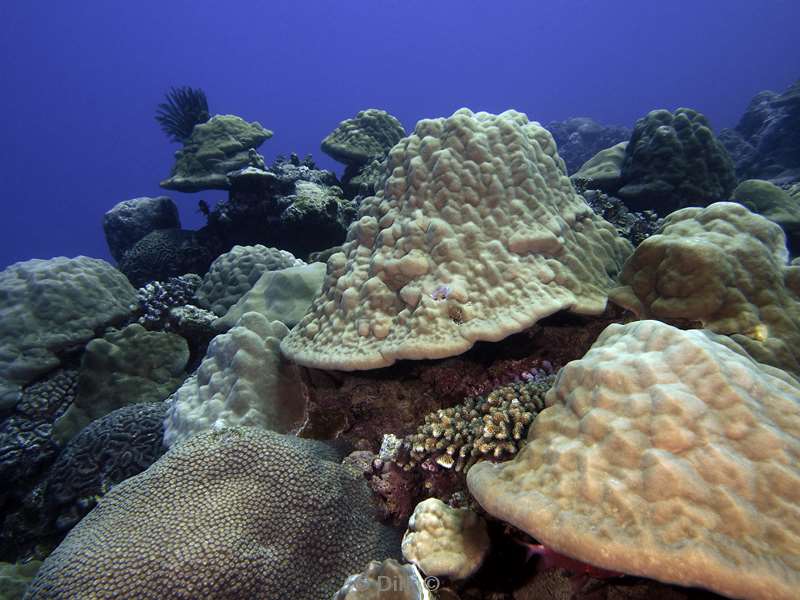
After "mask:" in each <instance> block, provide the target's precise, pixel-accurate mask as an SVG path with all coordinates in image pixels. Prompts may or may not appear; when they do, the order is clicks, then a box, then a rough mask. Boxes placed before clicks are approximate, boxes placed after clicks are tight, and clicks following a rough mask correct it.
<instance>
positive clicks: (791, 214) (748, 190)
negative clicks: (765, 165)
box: [731, 179, 800, 256]
mask: <svg viewBox="0 0 800 600" xmlns="http://www.w3.org/2000/svg"><path fill="white" fill-rule="evenodd" d="M789 189H791V188H789ZM731 199H732V200H733V201H734V202H738V203H740V204H743V205H744V206H746V207H747V208H749V209H750V210H751V211H753V212H754V213H758V214H760V215H764V216H765V217H767V218H768V219H769V220H770V221H774V222H775V223H777V224H778V225H780V226H781V229H783V231H784V233H785V234H786V241H787V243H788V246H789V250H790V251H791V254H792V255H793V256H796V255H797V254H798V252H799V251H800V202H798V199H797V198H793V197H792V195H791V194H790V193H789V191H788V190H785V189H782V188H780V187H778V186H777V185H774V184H772V183H770V182H769V181H763V180H761V179H748V180H746V181H743V182H742V183H740V184H739V185H738V186H736V189H735V190H733V195H732V198H731Z"/></svg>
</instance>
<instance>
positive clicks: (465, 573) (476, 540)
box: [403, 498, 489, 579]
mask: <svg viewBox="0 0 800 600" xmlns="http://www.w3.org/2000/svg"><path fill="white" fill-rule="evenodd" d="M487 552H489V534H488V533H487V531H486V521H484V520H483V519H482V518H481V517H479V516H478V515H477V514H476V513H474V512H473V511H471V510H469V509H468V508H450V507H449V506H448V505H447V504H445V503H444V502H442V501H441V500H439V499H437V498H428V499H427V500H423V501H422V502H420V503H419V504H417V507H416V508H415V509H414V514H413V515H411V519H410V520H409V521H408V530H407V531H406V533H405V535H404V536H403V558H405V559H406V560H407V561H409V562H412V563H414V564H415V565H417V566H418V567H419V568H420V569H421V570H422V571H423V573H425V574H426V575H428V576H434V577H449V578H451V579H466V578H467V577H469V576H470V575H472V574H473V573H475V571H477V570H478V569H479V568H480V566H481V564H482V563H483V559H484V558H485V557H486V553H487Z"/></svg>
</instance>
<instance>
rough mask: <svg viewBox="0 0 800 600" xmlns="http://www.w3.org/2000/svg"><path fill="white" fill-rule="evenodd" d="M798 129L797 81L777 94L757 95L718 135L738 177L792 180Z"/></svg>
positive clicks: (797, 163) (798, 164) (798, 174)
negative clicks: (730, 125) (736, 118)
mask: <svg viewBox="0 0 800 600" xmlns="http://www.w3.org/2000/svg"><path fill="white" fill-rule="evenodd" d="M798 128H800V80H798V81H796V82H795V83H794V84H793V85H791V86H790V87H789V88H788V89H787V90H786V91H785V92H783V93H781V94H778V93H776V92H772V91H763V92H760V93H759V94H757V95H756V96H755V97H754V98H753V99H752V101H751V102H750V104H749V106H748V107H747V110H746V111H745V113H744V115H742V118H741V119H740V120H739V123H738V124H737V125H736V127H735V128H734V129H723V130H722V132H720V136H719V138H720V141H721V142H722V143H723V144H724V145H725V147H726V148H727V149H728V152H730V154H731V156H732V157H733V160H734V162H735V163H736V174H737V175H738V176H739V178H740V179H769V180H772V181H773V182H775V183H778V184H782V183H792V182H796V181H799V180H800V141H798V137H797V130H798Z"/></svg>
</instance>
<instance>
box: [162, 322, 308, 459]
mask: <svg viewBox="0 0 800 600" xmlns="http://www.w3.org/2000/svg"><path fill="white" fill-rule="evenodd" d="M288 331H289V330H288V329H287V328H286V326H285V325H284V324H283V323H281V322H280V321H272V322H270V321H268V320H267V318H266V317H264V316H263V315H261V314H259V313H255V312H250V313H245V314H244V315H243V316H242V318H241V319H239V321H238V322H237V324H236V326H235V327H233V328H232V329H231V330H230V331H228V333H224V334H222V335H218V336H217V337H215V338H214V339H213V340H211V343H210V344H209V346H208V351H207V353H206V356H205V358H204V359H203V362H202V363H201V364H200V368H198V369H197V372H196V373H195V374H194V375H193V376H192V377H190V378H189V379H187V380H186V381H185V382H184V384H183V385H182V386H181V387H180V388H178V390H177V391H176V392H175V394H174V395H173V399H174V402H173V404H172V406H171V407H170V409H169V412H168V414H167V418H166V421H165V432H164V443H165V444H166V445H167V446H172V445H173V444H175V443H176V442H178V441H180V440H183V439H185V438H187V437H188V436H190V435H192V434H193V433H196V432H198V431H205V430H207V429H210V428H212V427H220V426H223V425H225V426H228V427H230V426H234V425H250V426H256V427H264V428H266V429H272V430H275V431H281V432H286V431H289V430H290V429H292V428H294V427H296V426H299V425H300V424H301V423H302V421H303V418H304V416H305V399H304V397H303V394H302V390H301V387H300V379H299V375H298V373H297V367H296V366H295V365H292V364H287V362H286V361H285V360H284V359H283V357H282V356H281V354H280V348H279V344H280V340H281V338H282V337H283V336H285V335H286V333H287V332H288Z"/></svg>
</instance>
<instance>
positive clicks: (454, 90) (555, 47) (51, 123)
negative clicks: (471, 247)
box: [0, 0, 800, 267]
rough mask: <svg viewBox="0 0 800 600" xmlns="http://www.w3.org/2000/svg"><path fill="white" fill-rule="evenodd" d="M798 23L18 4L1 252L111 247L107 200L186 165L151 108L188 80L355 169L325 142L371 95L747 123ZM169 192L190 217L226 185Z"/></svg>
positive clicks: (271, 3)
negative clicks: (682, 112)
mask: <svg viewBox="0 0 800 600" xmlns="http://www.w3.org/2000/svg"><path fill="white" fill-rule="evenodd" d="M799 20H800V2H798V1H797V0H785V1H780V0H725V1H724V2H723V1H719V0H692V1H690V0H672V1H670V2H662V1H659V0H627V1H623V0H594V1H588V0H550V1H547V2H545V1H543V0H524V1H523V0H520V1H508V2H503V1H500V0H496V1H494V2H491V3H490V2H486V1H477V0H458V1H454V0H424V1H423V0H370V1H363V0H340V1H333V0H293V1H290V0H262V1H260V2H241V1H231V0H228V1H226V2H224V3H223V2H211V1H208V0H194V1H189V0H181V1H175V0H160V1H158V2H156V1H154V0H138V1H136V2H124V3H123V2H119V1H116V0H113V1H112V0H103V1H101V0H81V1H80V2H55V1H51V0H41V1H36V2H34V1H29V0H4V1H3V2H2V4H0V82H2V86H3V91H2V93H0V115H2V128H3V130H2V138H1V139H2V143H0V177H2V179H1V181H2V200H0V201H1V202H2V209H3V210H2V213H1V215H0V267H4V266H6V265H7V264H9V263H11V262H14V261H16V260H23V259H27V258H32V257H39V258H47V257H51V256H56V255H67V256H74V255H77V254H88V255H91V256H100V257H104V258H107V257H108V252H107V248H106V245H105V240H104V238H103V233H102V229H101V226H100V222H101V218H102V215H103V213H104V212H105V211H106V210H108V209H109V208H111V206H113V205H114V204H115V203H116V202H118V201H120V200H124V199H127V198H132V197H136V196H145V195H158V194H159V193H160V192H161V190H160V188H159V187H158V181H159V180H160V179H162V178H164V177H165V176H167V175H168V174H169V170H170V167H171V165H172V154H173V152H174V151H175V149H176V146H175V145H174V144H171V143H169V142H168V141H167V139H166V138H165V137H164V135H163V134H162V133H161V131H160V130H159V128H158V125H157V124H156V122H155V121H154V119H153V114H154V109H155V106H156V104H158V102H160V101H161V100H162V96H163V94H164V92H165V91H166V90H167V89H168V88H169V87H170V86H173V85H187V84H188V85H192V86H200V87H203V88H204V89H205V90H206V93H207V94H208V98H209V103H210V107H211V111H212V113H214V112H218V113H234V114H237V115H240V116H242V117H243V118H245V119H248V120H258V121H260V122H261V123H262V124H263V125H264V126H265V127H267V128H268V129H272V130H274V132H275V137H273V138H272V139H271V140H269V141H267V142H266V143H265V144H264V145H263V146H262V147H261V153H262V154H264V155H265V157H266V159H267V161H271V160H272V159H273V158H274V157H275V155H276V154H278V153H284V154H286V153H289V152H291V151H296V152H297V153H298V154H300V155H304V154H306V153H312V154H313V155H314V157H315V158H316V159H317V160H318V163H320V164H322V165H324V166H326V167H328V168H335V169H336V170H337V172H340V171H341V169H340V167H339V166H337V165H336V164H335V163H333V162H332V161H331V160H329V159H327V157H325V156H324V155H322V154H321V152H320V151H319V143H320V141H321V140H322V138H323V137H324V136H325V135H326V134H327V133H329V132H330V131H331V130H332V129H333V128H334V127H335V126H336V125H337V123H338V122H339V121H341V120H342V119H345V118H348V117H350V116H352V115H354V114H355V113H356V112H357V111H359V110H361V109H364V108H369V107H377V108H383V109H385V110H388V111H389V112H390V113H392V114H393V115H395V116H397V117H398V118H399V119H400V120H401V121H402V122H403V124H404V125H405V127H406V130H411V129H412V128H413V126H414V124H415V123H416V121H417V120H418V119H420V118H425V117H437V116H445V115H449V114H451V113H452V112H453V111H454V110H456V109H457V108H459V107H461V106H468V107H469V108H471V109H473V110H488V111H492V112H500V111H503V110H505V109H507V108H516V109H518V110H521V111H524V112H526V113H527V114H528V116H529V117H530V118H531V119H534V120H538V121H541V122H543V123H546V122H548V121H550V120H554V119H564V118H567V117H570V116H583V115H586V116H591V117H594V118H595V119H597V120H599V121H601V122H605V123H621V124H624V125H628V126H631V125H632V124H633V122H634V121H635V120H636V119H637V118H638V117H640V116H642V115H644V114H645V113H646V112H648V111H649V110H651V109H653V108H662V107H663V108H669V109H674V108H677V107H678V106H688V107H691V108H695V109H697V110H700V111H701V112H703V113H705V114H706V116H708V117H709V118H710V119H711V122H712V124H713V125H714V126H715V127H716V128H721V127H728V126H733V125H735V123H736V121H737V120H738V118H739V116H740V115H741V113H742V111H743V110H744V108H745V106H746V105H747V102H748V101H749V99H750V98H751V97H752V95H753V94H755V93H756V92H758V91H760V90H762V89H775V90H782V89H784V88H785V87H786V86H788V85H789V84H790V83H791V82H792V81H793V80H794V79H795V78H797V77H798V76H800V51H798V49H797V23H798V21H799ZM170 195H171V196H172V197H173V198H174V199H175V200H176V202H177V203H178V204H179V206H180V208H181V213H182V218H183V224H184V226H189V227H197V226H198V225H200V224H201V218H200V216H199V215H197V214H196V213H195V207H196V206H197V199H198V198H205V199H206V200H215V199H218V198H219V197H220V196H221V194H220V193H216V194H211V193H205V194H204V193H200V194H194V195H184V194H180V193H171V194H170Z"/></svg>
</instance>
